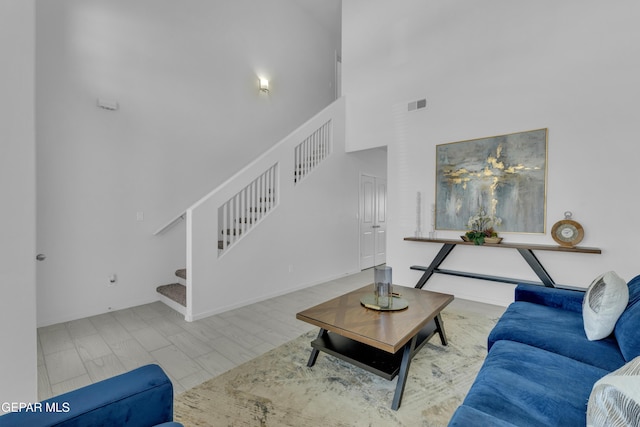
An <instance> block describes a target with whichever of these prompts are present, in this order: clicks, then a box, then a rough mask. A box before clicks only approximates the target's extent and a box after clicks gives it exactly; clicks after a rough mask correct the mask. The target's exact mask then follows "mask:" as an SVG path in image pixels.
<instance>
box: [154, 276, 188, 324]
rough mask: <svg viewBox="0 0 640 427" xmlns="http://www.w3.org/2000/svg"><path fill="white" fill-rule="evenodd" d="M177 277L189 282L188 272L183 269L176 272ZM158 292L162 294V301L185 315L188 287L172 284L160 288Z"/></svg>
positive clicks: (157, 289)
mask: <svg viewBox="0 0 640 427" xmlns="http://www.w3.org/2000/svg"><path fill="white" fill-rule="evenodd" d="M175 274H176V276H177V277H179V278H180V279H183V280H187V270H186V269H185V268H182V269H180V270H176V273H175ZM156 291H157V292H158V293H159V294H160V301H162V302H164V303H165V304H167V305H168V306H169V307H171V308H173V309H174V310H176V311H178V312H180V313H182V314H185V312H186V307H187V287H186V286H185V285H184V284H182V283H179V282H177V283H170V284H168V285H162V286H158V287H157V288H156Z"/></svg>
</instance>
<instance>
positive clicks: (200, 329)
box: [38, 269, 505, 400]
mask: <svg viewBox="0 0 640 427" xmlns="http://www.w3.org/2000/svg"><path fill="white" fill-rule="evenodd" d="M371 282H373V270H371V269H370V270H364V271H362V272H360V273H357V274H353V275H350V276H345V277H343V278H340V279H337V280H333V281H330V282H326V283H322V284H320V285H316V286H313V287H310V288H307V289H303V290H300V291H296V292H292V293H290V294H287V295H284V296H280V297H277V298H272V299H269V300H267V301H263V302H261V303H257V304H252V305H249V306H246V307H242V308H238V309H236V310H231V311H228V312H225V313H222V314H219V315H215V316H211V317H208V318H206V319H201V320H198V321H195V322H186V321H185V320H184V317H183V316H182V315H180V314H179V313H177V312H176V311H174V310H172V309H171V308H169V307H167V306H166V305H164V304H163V303H161V302H154V303H151V304H146V305H142V306H138V307H133V308H129V309H125V310H119V311H114V312H110V313H106V314H101V315H98V316H93V317H88V318H84V319H79V320H74V321H72V322H66V323H59V324H56V325H52V326H46V327H43V328H39V329H38V398H39V399H40V400H44V399H47V398H49V397H51V396H55V395H58V394H61V393H65V392H67V391H70V390H74V389H76V388H79V387H82V386H85V385H88V384H91V383H94V382H97V381H100V380H103V379H105V378H109V377H112V376H114V375H118V374H121V373H123V372H126V371H129V370H131V369H134V368H136V367H139V366H142V365H146V364H148V363H157V364H158V365H160V366H161V367H162V368H163V369H164V371H165V372H166V373H167V375H169V377H170V378H171V381H172V382H173V386H174V391H175V393H176V394H179V393H182V392H183V391H185V390H188V389H190V388H192V387H194V386H196V385H198V384H200V383H202V382H204V381H206V380H208V379H210V378H213V377H215V376H218V375H220V374H222V373H223V372H225V371H227V370H229V369H231V368H233V367H235V366H238V365H240V364H242V363H244V362H247V361H249V360H251V359H253V358H254V357H257V356H260V355H261V354H263V353H266V352H267V351H269V350H271V349H273V348H275V347H277V346H279V345H281V344H284V343H286V342H287V341H290V340H292V339H294V338H297V337H298V336H300V335H301V334H303V333H305V332H308V331H310V330H314V329H317V328H315V327H314V326H312V325H309V324H307V323H304V322H301V321H299V320H296V318H295V315H296V313H297V312H299V311H301V310H303V309H305V308H309V307H311V306H313V305H316V304H319V303H321V302H323V301H325V300H327V299H330V298H333V297H336V296H338V295H341V294H343V293H345V292H348V291H351V290H354V289H357V288H360V287H362V286H364V285H366V284H368V283H371ZM453 306H457V307H462V308H463V309H465V310H472V311H476V312H480V313H486V314H487V315H496V314H497V315H500V314H502V312H503V311H504V309H505V308H504V307H498V306H493V305H487V304H481V303H476V302H471V301H465V300H460V299H456V300H454V302H453V303H452V305H451V307H453Z"/></svg>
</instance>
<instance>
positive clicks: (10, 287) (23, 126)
mask: <svg viewBox="0 0 640 427" xmlns="http://www.w3.org/2000/svg"><path fill="white" fill-rule="evenodd" d="M34 25H35V6H34V1H33V0H5V1H2V2H0V52H2V61H3V66H2V68H0V93H2V102H1V103H0V141H1V142H0V198H1V200H2V209H0V219H1V220H2V227H1V228H0V282H1V283H2V297H1V298H0V325H2V327H0V342H1V343H2V351H0V402H34V401H36V396H37V380H36V378H37V377H36V375H37V372H36V366H37V362H36V303H35V292H36V271H35V255H36V254H35V239H36V237H35V229H36V227H35V221H36V220H35V210H36V206H35V201H36V188H35V185H36V183H35V180H36V177H35V133H34V104H35V102H34V88H35V85H34V79H35V77H34V72H35V66H34V59H35V31H34ZM1 413H2V409H1V408H0V414H1Z"/></svg>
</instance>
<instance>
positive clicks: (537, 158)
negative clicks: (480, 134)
mask: <svg viewBox="0 0 640 427" xmlns="http://www.w3.org/2000/svg"><path fill="white" fill-rule="evenodd" d="M547 134H548V131H547V129H546V128H545V129H537V130H531V131H526V132H519V133H511V134H506V135H498V136H492V137H488V138H479V139H472V140H468V141H460V142H451V143H447V144H440V145H437V146H436V206H435V211H436V212H435V225H436V229H437V230H465V229H467V223H468V221H469V218H470V217H471V216H474V215H476V214H477V213H478V212H479V211H480V210H483V211H484V212H485V213H486V214H487V215H489V216H495V217H498V218H500V219H501V220H502V221H501V224H500V227H499V228H498V229H497V230H496V231H498V232H516V233H545V230H546V193H547Z"/></svg>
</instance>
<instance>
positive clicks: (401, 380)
mask: <svg viewBox="0 0 640 427" xmlns="http://www.w3.org/2000/svg"><path fill="white" fill-rule="evenodd" d="M417 338H418V336H417V335H416V336H415V337H413V338H412V339H411V341H409V342H408V343H406V344H405V345H404V350H403V353H402V363H401V365H400V372H399V373H398V383H397V384H396V392H395V394H394V395H393V403H391V409H393V410H394V411H397V410H398V408H399V407H400V402H402V394H403V393H404V386H405V385H406V384H407V377H408V376H409V365H411V354H412V353H413V349H414V348H415V346H416V340H417Z"/></svg>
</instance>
